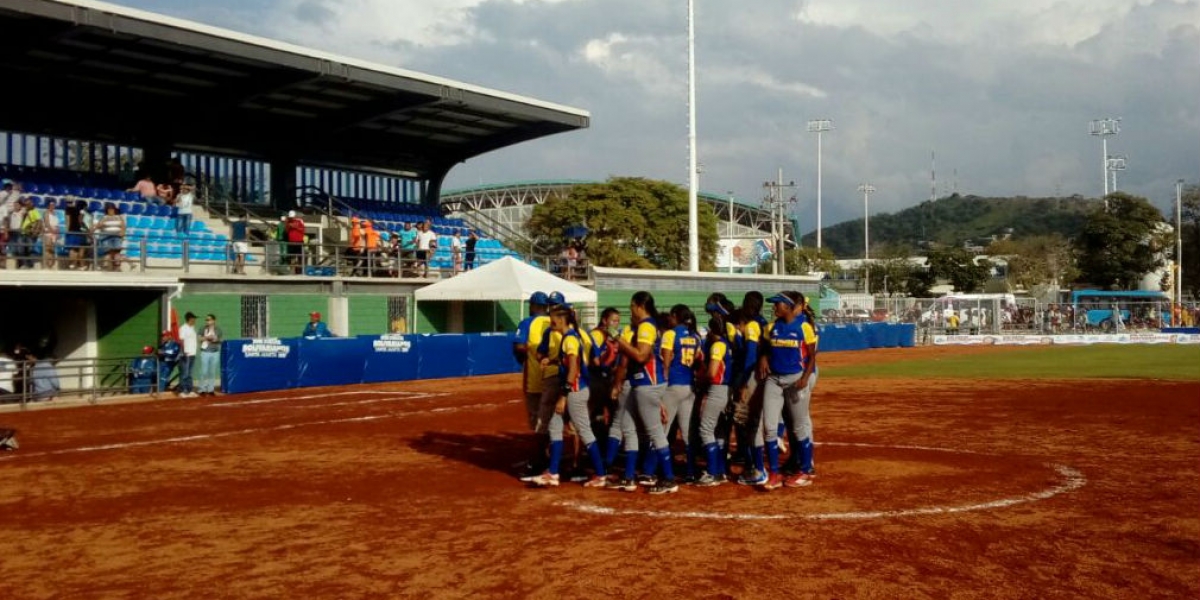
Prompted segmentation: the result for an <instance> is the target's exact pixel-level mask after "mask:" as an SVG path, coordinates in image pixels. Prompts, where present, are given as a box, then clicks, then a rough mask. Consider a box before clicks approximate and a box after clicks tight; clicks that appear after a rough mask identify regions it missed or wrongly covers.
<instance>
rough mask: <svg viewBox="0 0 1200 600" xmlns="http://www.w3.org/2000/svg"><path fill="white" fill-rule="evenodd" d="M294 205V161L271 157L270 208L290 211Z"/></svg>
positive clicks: (286, 158)
mask: <svg viewBox="0 0 1200 600" xmlns="http://www.w3.org/2000/svg"><path fill="white" fill-rule="evenodd" d="M296 204H297V202H296V160H295V159H293V158H288V157H279V156H274V157H271V206H274V207H275V208H278V209H280V210H291V209H293V208H296Z"/></svg>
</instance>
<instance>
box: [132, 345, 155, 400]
mask: <svg viewBox="0 0 1200 600" xmlns="http://www.w3.org/2000/svg"><path fill="white" fill-rule="evenodd" d="M157 373H158V364H157V361H156V360H154V346H145V347H143V348H142V355H141V356H139V357H137V358H135V359H133V362H131V363H130V364H129V393H130V394H149V393H150V391H151V390H153V389H155V388H154V376H155V375H156V374H157Z"/></svg>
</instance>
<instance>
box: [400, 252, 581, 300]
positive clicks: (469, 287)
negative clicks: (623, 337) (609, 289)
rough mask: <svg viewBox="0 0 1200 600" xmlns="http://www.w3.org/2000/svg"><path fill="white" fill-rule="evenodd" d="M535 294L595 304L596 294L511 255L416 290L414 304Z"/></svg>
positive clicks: (509, 298)
mask: <svg viewBox="0 0 1200 600" xmlns="http://www.w3.org/2000/svg"><path fill="white" fill-rule="evenodd" d="M534 292H546V293H547V294H549V293H550V292H561V293H562V295H563V296H564V297H565V298H566V300H567V302H571V303H576V302H579V303H592V304H594V303H595V302H596V292H595V291H594V290H590V289H588V288H585V287H583V286H581V285H576V284H574V283H571V282H570V281H567V280H566V279H563V278H561V277H555V276H554V275H551V274H549V273H547V272H545V271H543V270H541V269H538V268H537V267H533V266H530V265H527V264H525V263H523V262H521V261H519V260H516V259H515V258H513V257H511V256H506V257H504V258H501V259H500V260H496V261H493V262H490V263H488V264H486V265H484V266H482V267H479V268H478V269H474V270H472V271H467V272H466V273H463V274H461V275H457V276H455V277H452V278H450V279H447V280H445V281H440V282H438V283H435V284H433V285H430V286H426V287H423V288H421V289H419V290H417V292H416V294H415V296H416V300H417V302H429V301H439V300H459V301H469V300H528V299H529V296H531V295H532V294H533V293H534Z"/></svg>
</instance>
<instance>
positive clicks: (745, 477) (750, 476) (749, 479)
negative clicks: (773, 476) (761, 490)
mask: <svg viewBox="0 0 1200 600" xmlns="http://www.w3.org/2000/svg"><path fill="white" fill-rule="evenodd" d="M737 482H738V485H750V486H754V485H765V484H766V483H767V474H766V473H759V472H758V471H757V470H755V469H750V470H749V471H746V472H745V473H743V474H742V476H741V477H738V480H737Z"/></svg>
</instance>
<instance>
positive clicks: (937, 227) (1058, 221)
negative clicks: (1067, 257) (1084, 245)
mask: <svg viewBox="0 0 1200 600" xmlns="http://www.w3.org/2000/svg"><path fill="white" fill-rule="evenodd" d="M1100 206H1102V204H1101V202H1100V201H1099V200H1095V199H1085V198H1080V197H1070V198H1026V197H1016V198H982V197H979V196H959V195H957V194H956V195H953V196H948V197H945V198H939V199H938V200H936V201H928V200H927V201H925V202H922V203H921V204H919V205H917V206H914V207H911V208H907V209H905V210H902V211H900V212H897V213H881V214H877V215H871V247H872V248H876V247H882V246H891V245H896V244H902V245H905V246H909V247H913V248H916V247H918V246H920V242H922V241H927V242H937V243H939V244H944V245H950V246H958V245H961V244H962V243H963V242H964V241H967V240H973V241H976V242H978V243H979V244H981V245H987V241H988V240H990V239H991V237H992V236H993V235H1001V234H1003V233H1004V232H1005V230H1006V229H1010V228H1011V229H1012V233H1013V236H1014V237H1017V238H1025V237H1031V236H1038V235H1048V234H1053V233H1057V234H1060V235H1062V236H1063V237H1066V238H1074V237H1075V236H1077V235H1078V234H1079V232H1080V231H1082V229H1083V224H1084V222H1085V220H1086V219H1087V215H1088V213H1090V212H1092V211H1094V210H1096V209H1098V208H1099V207H1100ZM822 238H823V239H822V242H823V244H824V246H825V247H826V248H829V249H830V250H832V251H833V253H834V255H836V256H837V258H857V257H861V256H862V249H863V220H862V219H855V220H853V221H845V222H842V223H838V224H837V225H833V226H830V227H826V228H825V232H824V234H823V236H822ZM816 241H817V234H816V232H815V231H812V232H809V233H807V234H805V235H804V237H803V245H805V246H815V245H816Z"/></svg>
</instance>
